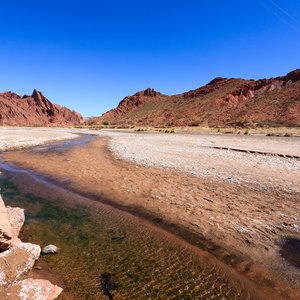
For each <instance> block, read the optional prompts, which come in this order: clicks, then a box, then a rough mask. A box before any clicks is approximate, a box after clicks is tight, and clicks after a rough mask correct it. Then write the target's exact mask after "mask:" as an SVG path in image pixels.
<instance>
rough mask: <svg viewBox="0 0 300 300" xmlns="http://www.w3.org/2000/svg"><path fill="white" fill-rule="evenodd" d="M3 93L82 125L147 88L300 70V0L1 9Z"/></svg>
mask: <svg viewBox="0 0 300 300" xmlns="http://www.w3.org/2000/svg"><path fill="white" fill-rule="evenodd" d="M0 9H1V17H0V91H5V90H12V91H15V92H17V93H19V94H31V92H32V90H33V89H34V88H37V89H39V90H41V91H42V92H43V93H44V94H45V96H46V97H47V98H49V99H50V100H51V101H53V102H55V103H59V104H61V105H65V106H68V107H70V108H72V109H75V110H77V111H79V112H81V113H82V114H83V115H84V116H94V115H100V114H101V113H103V112H105V111H106V110H108V109H110V108H113V107H115V106H116V105H117V104H118V102H119V101H120V100H121V99H122V98H124V97H125V96H126V95H130V94H133V93H135V92H136V91H138V90H142V89H144V88H147V87H153V88H155V89H156V90H158V91H160V92H162V93H166V94H176V93H181V92H183V91H187V90H190V89H194V88H197V87H199V86H201V85H203V84H205V83H207V82H208V81H210V80H211V79H213V78H214V77H216V76H222V77H244V78H254V79H256V78H262V77H273V76H278V75H282V74H285V73H287V72H289V71H291V70H293V69H296V68H299V67H300V1H299V0H219V1H218V0H215V1H207V0H182V1H177V0H160V1H158V0H152V1H146V0H145V1H142V0H139V1H132V0H127V1H118V0H115V1H112V0H107V1H100V0H98V1H96V0H95V1H92V0H85V1H83V0H82V1H76V0H72V1H68V0H67V1H64V0H60V1H58V0H48V1H46V0H45V1H41V0H39V1H34V0H24V1H18V0H10V1H4V0H3V1H1V5H0Z"/></svg>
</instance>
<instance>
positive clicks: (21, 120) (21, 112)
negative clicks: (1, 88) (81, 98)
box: [0, 90, 83, 126]
mask: <svg viewBox="0 0 300 300" xmlns="http://www.w3.org/2000/svg"><path fill="white" fill-rule="evenodd" d="M82 122H83V118H82V116H81V114H79V113H77V112H75V111H74V110H70V109H68V108H66V107H62V106H60V105H58V104H53V103H52V102H50V101H49V100H48V99H47V98H46V97H45V96H44V95H43V94H42V93H41V92H39V91H37V90H34V91H33V93H32V95H31V96H28V95H24V96H23V97H21V96H19V95H17V94H15V93H13V92H4V93H0V125H11V126H69V125H74V124H80V123H82Z"/></svg>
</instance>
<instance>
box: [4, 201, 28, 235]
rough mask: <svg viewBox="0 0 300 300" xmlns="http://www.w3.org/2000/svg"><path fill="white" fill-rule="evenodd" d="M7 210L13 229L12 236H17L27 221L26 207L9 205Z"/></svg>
mask: <svg viewBox="0 0 300 300" xmlns="http://www.w3.org/2000/svg"><path fill="white" fill-rule="evenodd" d="M6 212H7V217H8V221H9V223H10V225H11V229H12V238H17V237H18V236H19V233H20V231H21V228H22V226H23V224H24V222H25V214H24V209H22V208H19V207H10V206H7V207H6Z"/></svg>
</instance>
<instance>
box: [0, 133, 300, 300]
mask: <svg viewBox="0 0 300 300" xmlns="http://www.w3.org/2000/svg"><path fill="white" fill-rule="evenodd" d="M131 138H132V139H133V140H134V139H135V136H131ZM108 142H109V140H107V139H103V138H102V139H97V140H95V141H93V142H92V143H91V144H89V145H88V146H86V147H80V148H76V149H73V150H70V151H68V152H67V153H65V154H62V153H60V154H59V155H58V154H57V153H55V152H54V153H48V154H46V155H45V153H44V154H40V155H39V154H38V153H37V152H36V151H35V152H34V153H30V152H15V153H10V154H7V155H5V158H6V159H8V160H9V161H13V162H14V163H17V164H20V165H23V166H26V167H29V168H33V169H34V170H37V171H39V172H42V173H45V174H48V175H50V176H51V177H52V178H54V179H55V180H57V181H60V182H61V184H62V185H64V186H66V185H67V186H68V187H69V188H71V189H73V190H76V191H79V192H83V191H84V193H86V194H90V195H93V196H94V198H98V199H100V200H102V201H103V200H105V199H107V201H108V200H109V201H110V202H113V203H114V204H116V205H118V206H120V207H122V208H123V209H124V208H125V209H127V210H131V211H137V210H138V211H147V212H148V213H150V214H152V215H155V216H156V221H158V222H159V221H160V220H164V221H165V222H167V223H169V224H170V223H171V224H177V225H180V226H182V227H183V228H186V229H188V230H189V231H190V232H192V233H194V234H195V235H194V238H195V237H197V236H198V237H199V238H198V240H199V239H200V240H201V239H203V242H202V247H203V245H207V244H208V243H207V241H210V242H212V243H211V246H210V248H209V249H206V250H208V251H209V252H212V253H213V254H214V255H215V256H216V257H217V258H218V259H221V260H223V261H224V262H226V263H227V264H229V265H230V266H231V267H233V268H234V269H235V270H236V271H238V272H239V273H241V274H244V275H246V276H247V277H248V278H249V279H250V280H252V281H253V282H256V284H258V281H260V284H259V285H260V288H261V289H262V290H263V291H264V292H265V293H266V294H268V293H271V294H272V295H273V296H274V293H275V294H276V295H277V296H279V297H281V298H287V297H290V298H294V297H296V295H297V290H298V283H299V277H298V276H299V272H298V270H297V269H296V268H294V267H293V266H291V265H290V264H289V263H287V262H286V261H285V260H284V259H283V258H282V257H281V256H280V249H281V244H282V242H283V239H284V237H285V236H296V237H297V236H298V232H297V226H298V223H297V222H299V220H297V210H296V211H295V207H297V205H298V204H297V203H298V201H299V197H298V194H297V191H290V190H289V191H286V190H284V189H274V191H273V190H272V188H268V189H262V188H261V187H260V188H255V187H254V186H252V187H251V186H249V184H241V183H239V184H236V183H235V182H230V181H229V182H226V181H224V180H212V179H211V178H208V177H207V178H201V179H199V178H196V177H195V176H194V177H192V176H189V175H185V174H182V173H179V172H178V171H176V170H172V169H169V170H163V169H161V168H155V167H149V166H148V167H142V166H140V165H137V164H132V163H129V162H126V161H124V160H120V159H118V158H116V157H114V156H112V154H111V152H110V151H109V150H108V149H107V145H108ZM110 145H111V144H110ZM249 170H251V168H250V169H249ZM296 171H297V170H296ZM66 179H67V180H68V182H66ZM283 197H284V199H285V201H284V203H282V198H283ZM293 215H295V216H294V217H293ZM291 220H292V222H291ZM289 224H290V225H289ZM294 225H296V226H294ZM175 228H176V226H175ZM175 231H176V230H175ZM195 240H197V238H195ZM200 244H201V241H200ZM216 245H218V246H216ZM200 246H201V245H200ZM258 266H260V267H258ZM272 274H273V275H272ZM274 274H277V275H274ZM270 278H272V280H270ZM288 281H289V282H290V283H289V284H288V283H287V282H288ZM293 288H294V290H293ZM280 295H281V296H280ZM293 295H294V296H293Z"/></svg>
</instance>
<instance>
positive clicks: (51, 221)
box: [0, 137, 260, 299]
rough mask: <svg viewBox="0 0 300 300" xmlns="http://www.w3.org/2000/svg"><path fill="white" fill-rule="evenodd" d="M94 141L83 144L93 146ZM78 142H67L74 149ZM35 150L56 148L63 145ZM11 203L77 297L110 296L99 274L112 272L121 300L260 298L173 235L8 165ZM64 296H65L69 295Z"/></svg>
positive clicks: (27, 235) (27, 237)
mask: <svg viewBox="0 0 300 300" xmlns="http://www.w3.org/2000/svg"><path fill="white" fill-rule="evenodd" d="M89 140H90V138H88V137H84V138H83V139H82V143H87V142H88V141H89ZM79 144H80V143H75V144H72V143H71V144H70V143H69V144H68V143H66V144H59V151H66V149H68V148H69V147H73V146H74V145H76V146H77V145H79ZM34 151H40V152H41V151H44V152H45V154H46V153H47V151H55V146H53V145H51V146H50V148H49V147H48V148H47V147H40V148H39V150H34ZM1 167H2V169H4V171H5V176H1V182H0V184H1V187H2V191H3V196H4V199H5V201H6V203H7V204H10V205H16V206H20V207H24V208H25V209H26V224H25V226H24V228H23V231H22V234H21V238H22V239H23V240H24V241H30V242H32V243H38V244H40V245H42V246H43V245H46V244H55V245H57V246H59V247H60V248H61V252H60V253H59V254H58V255H55V256H45V257H42V258H41V261H43V262H46V263H47V264H48V265H49V266H50V267H51V269H52V270H53V271H54V272H55V274H56V275H57V276H58V277H59V279H60V283H62V287H63V288H64V289H65V291H66V292H67V293H68V295H71V298H72V299H107V296H105V295H104V294H103V291H102V290H101V287H100V279H99V275H100V274H101V273H104V272H108V273H110V274H111V276H112V278H113V281H114V282H115V284H116V287H115V289H114V290H112V291H111V293H112V296H113V299H255V298H260V296H259V295H258V294H257V293H255V292H253V291H252V287H251V284H250V283H249V282H248V281H247V280H246V279H244V278H242V277H241V276H237V275H236V274H235V273H234V272H233V271H232V270H230V269H229V268H227V267H226V266H225V265H224V264H222V263H220V262H218V261H217V260H216V259H215V258H214V257H212V256H210V255H209V254H208V253H206V252H204V251H201V250H200V249H198V248H196V247H193V246H191V245H190V244H188V243H187V242H185V241H183V240H181V239H180V238H178V237H176V236H174V235H172V234H170V233H168V232H167V231H165V230H163V229H161V228H158V227H156V226H154V225H153V224H150V223H149V222H147V221H145V220H143V219H141V218H138V217H136V216H132V215H131V214H129V213H127V212H124V211H121V210H119V209H116V208H113V207H111V206H109V205H106V204H103V203H100V202H97V201H93V200H92V199H89V198H87V197H83V196H81V195H79V194H76V193H74V192H71V191H68V190H66V189H64V188H62V187H59V186H57V185H55V184H54V183H53V182H50V181H49V180H48V179H47V178H46V177H44V176H41V175H38V174H36V173H34V172H32V171H30V170H24V169H20V168H16V167H13V166H11V165H9V164H5V163H2V164H1ZM62 299H64V295H62Z"/></svg>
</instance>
